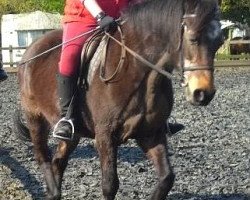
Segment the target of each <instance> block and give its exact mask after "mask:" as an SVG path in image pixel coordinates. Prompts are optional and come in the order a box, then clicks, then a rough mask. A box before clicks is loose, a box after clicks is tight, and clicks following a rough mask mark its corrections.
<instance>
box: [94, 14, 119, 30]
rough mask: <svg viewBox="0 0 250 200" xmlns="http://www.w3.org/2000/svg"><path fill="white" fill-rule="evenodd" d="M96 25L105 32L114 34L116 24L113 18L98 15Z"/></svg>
mask: <svg viewBox="0 0 250 200" xmlns="http://www.w3.org/2000/svg"><path fill="white" fill-rule="evenodd" d="M96 19H97V23H98V25H99V26H100V28H101V29H103V30H104V31H106V32H114V31H115V30H116V28H117V23H116V21H115V19H114V18H113V17H110V16H108V15H106V14H105V13H100V14H99V15H98V16H97V17H96Z"/></svg>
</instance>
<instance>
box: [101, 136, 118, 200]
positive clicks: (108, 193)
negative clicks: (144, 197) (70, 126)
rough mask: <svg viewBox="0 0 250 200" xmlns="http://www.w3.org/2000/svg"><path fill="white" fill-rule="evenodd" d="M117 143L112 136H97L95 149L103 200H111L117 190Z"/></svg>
mask: <svg viewBox="0 0 250 200" xmlns="http://www.w3.org/2000/svg"><path fill="white" fill-rule="evenodd" d="M117 147H118V146H117V143H116V142H115V141H114V139H113V138H112V136H108V135H107V134H105V133H103V134H98V135H97V136H96V148H97V150H98V153H99V157H100V162H101V171H102V192H103V199H104V200H113V199H115V195H116V193H117V190H118V188H119V179H118V176H117Z"/></svg>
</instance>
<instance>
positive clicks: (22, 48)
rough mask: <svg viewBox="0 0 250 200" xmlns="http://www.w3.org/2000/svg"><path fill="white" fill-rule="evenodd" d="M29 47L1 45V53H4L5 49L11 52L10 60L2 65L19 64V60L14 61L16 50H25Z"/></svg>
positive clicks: (13, 65)
mask: <svg viewBox="0 0 250 200" xmlns="http://www.w3.org/2000/svg"><path fill="white" fill-rule="evenodd" d="M26 48H27V47H13V46H11V45H10V46H9V47H0V54H2V52H3V51H8V52H9V62H2V65H3V66H4V67H5V66H6V65H7V66H8V67H11V68H12V67H15V66H16V65H17V62H16V61H15V62H14V50H25V49H26ZM1 56H2V55H1Z"/></svg>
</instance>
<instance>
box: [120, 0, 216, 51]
mask: <svg viewBox="0 0 250 200" xmlns="http://www.w3.org/2000/svg"><path fill="white" fill-rule="evenodd" d="M216 8H217V3H216V0H144V2H143V3H139V4H135V5H133V6H131V7H129V8H128V9H127V10H126V11H125V12H124V13H123V15H122V18H123V19H125V20H126V21H127V23H128V25H129V26H131V28H132V30H134V31H135V33H137V34H138V35H140V36H141V37H144V36H145V35H146V36H148V35H151V36H152V35H154V36H155V37H158V38H161V39H164V41H162V45H167V50H168V51H170V50H171V49H172V50H176V48H177V45H178V44H179V40H180V38H181V23H182V19H183V16H184V13H185V14H194V13H195V14H197V16H198V17H196V18H195V20H194V22H193V24H192V26H193V27H194V28H195V29H196V30H198V29H199V28H200V27H202V26H203V25H204V23H205V22H206V20H208V18H209V17H210V16H212V15H214V12H215V9H216Z"/></svg>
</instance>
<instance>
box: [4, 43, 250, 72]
mask: <svg viewBox="0 0 250 200" xmlns="http://www.w3.org/2000/svg"><path fill="white" fill-rule="evenodd" d="M236 43H237V44H238V43H239V41H230V44H236ZM241 43H243V44H249V45H250V40H241ZM26 48H27V47H13V46H9V47H0V54H1V53H2V52H3V51H9V58H10V59H9V62H2V64H3V66H4V67H6V68H7V71H9V72H15V71H16V65H17V62H14V50H25V49H26ZM215 66H216V67H238V66H239V67H242V66H245V67H250V54H241V55H227V54H217V55H216V58H215Z"/></svg>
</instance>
